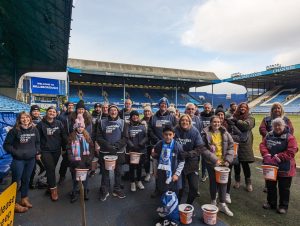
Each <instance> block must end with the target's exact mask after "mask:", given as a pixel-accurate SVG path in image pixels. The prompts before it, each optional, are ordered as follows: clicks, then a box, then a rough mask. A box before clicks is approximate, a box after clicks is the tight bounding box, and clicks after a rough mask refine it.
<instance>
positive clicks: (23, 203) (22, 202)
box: [21, 197, 32, 208]
mask: <svg viewBox="0 0 300 226" xmlns="http://www.w3.org/2000/svg"><path fill="white" fill-rule="evenodd" d="M21 205H22V206H25V207H27V208H32V204H31V203H30V202H29V198H28V197H24V198H22V199H21Z"/></svg>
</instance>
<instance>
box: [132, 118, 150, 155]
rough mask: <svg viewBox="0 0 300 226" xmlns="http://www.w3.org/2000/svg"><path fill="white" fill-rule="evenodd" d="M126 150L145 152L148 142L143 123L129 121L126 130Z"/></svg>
mask: <svg viewBox="0 0 300 226" xmlns="http://www.w3.org/2000/svg"><path fill="white" fill-rule="evenodd" d="M127 133H128V134H127V137H128V139H127V150H128V151H129V152H130V151H134V152H141V153H145V152H146V144H147V142H148V135H147V127H146V126H145V124H144V123H142V122H140V121H138V122H133V121H131V120H130V121H129V123H128V130H127Z"/></svg>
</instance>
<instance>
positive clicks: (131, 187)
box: [130, 182, 136, 191]
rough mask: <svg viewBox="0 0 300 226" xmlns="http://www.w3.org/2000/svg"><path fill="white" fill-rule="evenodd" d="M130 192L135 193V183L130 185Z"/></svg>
mask: <svg viewBox="0 0 300 226" xmlns="http://www.w3.org/2000/svg"><path fill="white" fill-rule="evenodd" d="M130 190H131V191H136V186H135V183H134V182H133V183H130Z"/></svg>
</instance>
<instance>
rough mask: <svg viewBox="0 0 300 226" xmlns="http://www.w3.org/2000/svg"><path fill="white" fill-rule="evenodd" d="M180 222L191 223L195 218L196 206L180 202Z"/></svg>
mask: <svg viewBox="0 0 300 226" xmlns="http://www.w3.org/2000/svg"><path fill="white" fill-rule="evenodd" d="M178 209H179V216H180V222H181V223H182V224H190V223H192V220H193V213H194V207H193V206H192V205H190V204H180V205H179V206H178Z"/></svg>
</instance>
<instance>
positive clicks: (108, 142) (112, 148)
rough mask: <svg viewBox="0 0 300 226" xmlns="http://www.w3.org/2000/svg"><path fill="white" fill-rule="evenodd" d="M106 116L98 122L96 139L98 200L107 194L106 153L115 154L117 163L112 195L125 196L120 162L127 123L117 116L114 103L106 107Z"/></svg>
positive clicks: (123, 157) (108, 183)
mask: <svg viewBox="0 0 300 226" xmlns="http://www.w3.org/2000/svg"><path fill="white" fill-rule="evenodd" d="M108 114H109V116H108V118H107V119H102V120H101V121H100V122H99V123H98V129H97V136H96V140H97V142H98V144H99V145H100V147H101V149H100V153H99V159H100V161H101V164H100V167H101V172H102V180H101V187H100V200H101V201H105V200H106V199H107V197H108V196H109V186H110V179H109V171H108V170H106V169H105V162H104V157H105V156H107V155H117V156H118V159H117V163H116V168H115V184H114V189H113V193H112V194H113V196H116V197H119V198H120V199H123V198H125V197H126V196H125V194H124V192H123V191H122V189H121V170H122V164H124V163H125V150H126V142H127V124H126V123H125V121H124V120H123V119H120V117H119V109H118V107H117V106H116V105H110V106H109V109H108Z"/></svg>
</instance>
